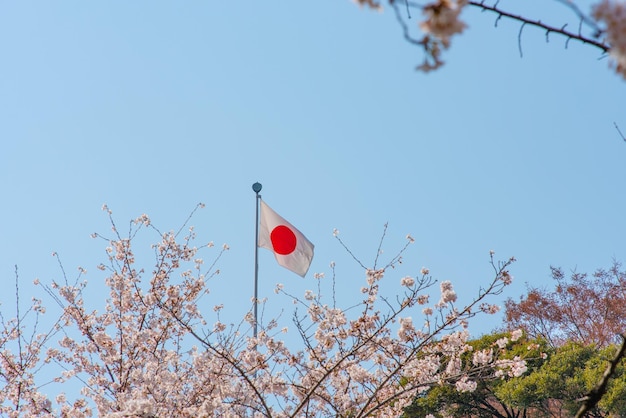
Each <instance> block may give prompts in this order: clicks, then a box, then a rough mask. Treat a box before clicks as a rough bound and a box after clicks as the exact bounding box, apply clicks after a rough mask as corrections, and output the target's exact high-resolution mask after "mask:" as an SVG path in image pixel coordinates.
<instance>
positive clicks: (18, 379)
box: [0, 205, 526, 417]
mask: <svg viewBox="0 0 626 418" xmlns="http://www.w3.org/2000/svg"><path fill="white" fill-rule="evenodd" d="M200 206H202V205H199V207H200ZM196 209H198V208H196ZM104 210H105V211H106V213H107V215H108V216H109V219H110V222H111V226H112V231H113V233H112V235H113V236H112V237H106V236H104V235H101V234H94V235H93V237H94V238H97V239H103V240H104V243H105V246H106V254H107V260H106V261H105V262H104V263H103V264H100V265H99V266H98V269H99V271H100V272H101V274H102V275H103V276H104V279H105V282H106V286H107V288H108V292H109V293H108V298H107V300H106V303H105V304H104V307H102V308H101V309H100V310H97V309H96V308H97V307H94V306H89V302H88V299H89V298H88V297H86V296H88V294H89V285H88V283H87V281H85V280H84V273H85V270H83V269H80V270H79V274H78V276H77V278H76V279H74V280H70V279H69V278H68V277H67V275H66V274H65V273H63V280H62V281H53V282H51V283H50V284H43V283H38V284H39V286H42V287H43V288H44V289H45V290H46V291H47V292H48V294H49V296H50V297H51V298H52V299H53V300H54V301H55V302H56V303H57V304H58V306H59V309H60V310H61V315H60V317H59V318H58V321H55V322H54V323H53V324H52V326H51V328H49V329H48V330H47V331H45V330H44V332H39V331H35V332H33V329H35V330H36V329H38V327H39V326H40V325H39V324H40V322H39V316H40V315H42V314H43V312H44V308H43V306H42V304H41V302H40V301H38V300H35V301H33V304H32V306H31V308H30V310H29V311H28V312H25V313H22V312H20V311H19V309H18V310H17V311H16V318H15V319H8V320H5V318H4V317H3V318H2V327H3V328H2V332H1V334H0V379H2V381H3V382H2V384H1V385H0V413H2V414H4V415H6V416H10V417H17V416H25V415H27V416H40V417H47V416H62V417H86V416H93V415H98V416H109V417H202V416H206V417H208V416H220V417H222V416H224V417H296V416H297V417H300V416H307V417H308V416H315V417H331V416H332V417H364V416H378V417H388V416H399V415H401V414H402V412H403V410H404V408H405V407H406V406H407V405H409V404H410V403H411V402H412V401H413V400H414V399H415V397H416V396H418V394H420V393H423V392H425V391H427V390H428V389H429V388H430V387H432V386H436V385H449V386H451V387H453V388H455V390H457V391H461V392H470V391H473V390H475V388H476V382H475V381H474V380H473V376H476V375H478V373H479V371H485V370H490V371H491V373H494V374H495V375H498V376H511V377H514V376H519V375H521V374H523V373H524V371H525V370H526V365H525V361H524V360H523V359H522V358H520V357H510V356H508V357H507V356H506V355H505V353H506V350H505V348H506V344H503V345H502V347H501V348H502V350H498V351H497V353H496V352H492V353H491V354H490V355H487V354H488V353H486V352H485V353H482V352H481V353H476V355H471V354H472V351H473V347H472V345H470V344H469V343H468V337H469V333H468V331H467V326H468V321H469V320H470V319H471V318H473V317H474V316H476V315H484V314H492V313H495V312H497V310H498V309H497V307H496V306H494V305H492V304H490V303H489V298H490V297H491V296H493V295H497V294H500V293H501V292H502V291H503V289H504V288H505V287H506V286H507V285H508V284H509V283H510V282H511V280H512V277H511V275H510V274H509V271H508V269H509V266H510V265H511V263H512V262H513V261H514V259H513V258H511V259H509V260H507V261H505V262H497V261H495V260H494V259H493V253H491V265H492V267H493V278H492V279H491V280H489V281H487V282H486V283H485V284H484V286H483V287H481V288H480V289H477V293H476V295H475V297H474V298H473V299H470V300H469V302H468V303H466V304H460V303H459V298H458V296H457V294H456V292H455V290H454V287H453V285H452V283H451V282H449V281H442V282H437V281H436V280H435V279H434V278H433V277H432V275H431V274H430V272H429V270H428V269H425V268H424V269H422V270H421V271H420V272H419V274H417V275H416V276H415V277H408V276H404V277H394V275H395V271H396V270H395V267H397V266H398V265H399V264H400V263H401V262H402V261H403V259H402V257H403V255H404V253H405V250H407V248H408V246H409V245H410V244H411V243H412V242H413V241H414V240H413V238H411V237H410V236H407V242H406V245H405V246H404V248H403V249H402V250H401V251H400V252H399V253H398V255H397V256H395V257H393V258H392V259H391V260H389V261H388V262H387V263H386V264H384V265H379V263H378V258H377V260H376V261H375V262H374V265H372V266H370V267H366V266H365V265H364V264H363V263H361V262H360V261H359V260H358V259H357V258H356V257H355V260H356V261H357V263H358V265H359V266H360V268H362V270H363V272H364V279H363V282H362V286H361V288H360V289H358V288H357V289H355V293H356V294H358V295H360V296H359V299H360V302H359V303H358V304H356V306H344V305H343V303H342V300H341V298H339V297H338V295H336V294H334V293H332V292H331V293H330V294H331V295H332V297H331V300H326V298H324V297H322V293H323V290H324V289H327V288H328V289H334V282H335V268H334V264H331V272H332V274H330V275H329V276H330V277H329V278H326V277H325V275H324V274H316V275H315V278H314V279H311V280H313V281H314V284H315V286H317V291H314V290H309V291H307V292H305V294H304V295H303V296H302V297H299V296H293V295H290V294H288V293H287V292H286V291H285V289H284V287H283V286H282V285H277V287H276V292H277V293H278V294H280V295H282V296H281V298H284V300H285V301H287V302H290V303H291V302H294V303H295V304H296V306H297V308H296V311H295V312H294V315H293V322H292V325H291V327H292V328H293V330H292V331H289V329H288V328H289V327H288V326H283V325H284V324H282V323H281V319H280V318H274V319H271V320H269V321H266V320H262V319H258V321H259V323H258V324H257V325H258V334H257V336H256V337H253V336H252V335H253V333H252V329H253V326H254V325H255V318H254V316H253V315H252V306H251V309H250V311H249V312H248V313H247V314H246V315H245V317H244V318H242V319H241V320H240V321H239V322H233V323H229V322H228V321H226V320H224V319H223V318H222V314H221V312H222V310H223V306H222V305H221V304H220V303H214V305H215V306H214V307H213V309H212V310H210V311H209V312H204V311H202V310H201V309H200V306H207V304H208V303H207V299H210V297H211V296H210V294H209V287H208V283H209V282H210V281H211V280H212V279H213V278H215V277H216V275H218V274H219V270H216V267H215V266H216V263H217V261H218V260H219V258H220V257H221V255H222V254H223V253H224V252H225V251H227V250H228V246H226V245H224V246H222V247H221V248H215V247H214V246H213V244H212V243H209V244H203V245H197V244H195V242H196V240H197V237H196V233H195V230H194V228H193V227H187V226H186V223H185V225H183V227H181V228H180V229H179V230H178V231H177V232H173V231H172V232H165V233H163V232H161V231H159V230H158V229H157V228H156V227H155V226H154V225H153V224H152V222H151V220H150V218H149V217H148V216H146V215H142V216H140V217H138V218H137V219H135V220H133V221H132V222H131V224H130V228H129V231H128V234H127V235H124V236H123V235H122V234H121V232H120V230H119V229H118V228H117V226H116V224H115V222H114V221H113V217H112V214H111V211H110V210H109V209H108V208H107V207H106V206H105V207H104ZM146 232H147V233H150V232H152V233H155V235H156V236H157V237H158V242H157V243H156V244H154V245H152V247H151V251H152V252H153V253H154V258H153V260H152V262H151V263H150V262H148V264H144V263H143V262H140V261H139V258H140V257H139V255H138V254H141V253H142V250H141V249H139V250H138V249H137V248H136V247H135V243H136V242H137V239H138V238H137V237H138V234H139V233H142V234H143V233H146ZM336 236H337V239H338V241H339V243H340V244H341V245H343V246H344V247H345V248H346V249H347V247H346V246H345V245H344V244H343V241H342V240H341V238H339V235H336ZM383 236H384V234H383ZM381 243H382V240H381ZM211 252H213V256H212V258H213V261H212V262H210V263H205V262H204V261H203V259H202V257H201V255H202V254H203V253H209V254H210V253H211ZM350 254H352V253H350ZM148 265H151V267H147V266H148ZM142 266H143V267H142ZM385 281H387V282H388V283H389V281H391V282H393V283H396V285H395V286H397V287H396V292H395V293H396V295H394V296H385V295H383V294H381V293H380V290H381V287H385V288H386V287H388V286H387V285H388V283H385V286H381V284H383V283H384V282H385ZM315 286H313V287H315ZM18 294H19V292H18ZM201 301H202V304H200V302H201ZM17 302H18V306H19V302H20V301H19V300H18V301H17ZM252 303H264V302H263V301H254V300H253V301H252ZM28 318H30V319H31V320H28ZM294 331H295V333H296V335H299V337H300V338H299V341H300V343H298V344H293V343H290V342H288V341H289V340H287V339H285V338H283V336H284V335H285V334H284V333H292V334H288V335H293V332H294ZM519 335H520V332H519V331H516V332H514V333H512V334H511V336H510V337H511V338H512V339H516V338H519ZM53 367H57V368H60V370H61V372H60V373H58V374H57V375H55V377H54V378H53V383H52V384H50V385H45V384H44V383H48V382H41V381H39V380H38V375H39V374H41V371H42V370H43V369H46V368H53ZM48 373H49V372H48ZM72 387H79V388H81V389H80V393H66V391H65V390H64V388H72ZM57 388H59V390H58V391H57V392H55V393H52V391H53V389H54V390H56V389H57Z"/></svg>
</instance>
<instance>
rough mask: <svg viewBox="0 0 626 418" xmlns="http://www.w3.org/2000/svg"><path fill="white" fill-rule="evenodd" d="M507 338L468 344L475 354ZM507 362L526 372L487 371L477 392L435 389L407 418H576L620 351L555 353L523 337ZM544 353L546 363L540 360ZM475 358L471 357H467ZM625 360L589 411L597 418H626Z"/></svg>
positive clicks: (570, 348) (587, 348)
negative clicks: (515, 361) (519, 361)
mask: <svg viewBox="0 0 626 418" xmlns="http://www.w3.org/2000/svg"><path fill="white" fill-rule="evenodd" d="M506 335H508V334H492V335H486V336H484V337H482V338H480V339H477V340H474V341H472V342H470V344H471V345H472V346H473V347H474V352H476V351H478V350H482V349H486V348H487V349H488V348H490V347H492V348H493V347H495V348H499V347H498V345H497V343H496V341H498V340H500V339H501V338H503V337H505V336H506ZM506 349H507V350H506V352H503V358H513V357H514V356H523V357H524V358H526V359H527V365H528V371H527V372H526V373H525V374H524V375H523V376H521V377H518V378H504V379H502V378H496V377H494V376H493V374H489V373H487V372H486V371H485V372H484V374H482V375H480V374H479V375H474V376H473V379H474V380H475V381H476V382H477V384H478V385H477V388H476V390H475V391H474V392H471V393H468V392H463V393H461V392H458V391H456V390H455V388H454V387H452V386H437V387H433V388H431V389H430V390H428V391H427V392H424V393H422V394H421V395H420V396H419V397H418V398H417V399H415V401H414V402H413V404H412V405H411V406H410V407H409V408H407V409H406V413H405V417H406V418H412V417H424V416H426V415H428V414H432V415H433V416H435V417H437V418H440V417H443V416H446V415H447V416H454V417H469V416H471V417H502V418H514V417H522V416H532V417H551V416H574V415H575V413H576V411H577V410H578V408H579V407H580V402H579V401H577V400H579V399H580V398H582V397H583V396H585V395H586V394H587V393H589V391H590V390H591V389H592V388H593V387H594V386H595V385H596V384H597V383H598V381H599V380H600V379H601V377H602V375H603V373H604V371H605V370H606V367H607V365H608V361H609V360H610V359H611V358H612V357H613V356H614V355H615V351H616V349H617V348H616V346H615V345H611V346H608V347H605V348H603V349H598V348H597V347H596V346H593V345H584V344H580V343H576V342H568V343H566V344H564V345H562V346H560V347H558V348H556V349H554V348H548V344H547V342H546V341H545V340H531V341H528V340H526V339H525V338H522V339H520V340H518V341H516V342H511V341H509V342H508V344H507V347H506ZM542 353H545V354H544V357H545V356H546V355H547V358H546V359H545V360H544V359H543V358H542ZM466 355H471V354H466ZM624 363H625V362H624V360H622V362H620V364H619V365H618V367H617V369H616V371H615V374H614V375H613V376H612V378H611V379H610V380H609V384H608V388H607V392H606V394H605V395H604V397H603V398H602V400H601V401H600V403H599V404H598V406H597V407H596V408H595V409H594V410H593V411H591V415H589V416H593V417H619V416H626V366H625V364H624Z"/></svg>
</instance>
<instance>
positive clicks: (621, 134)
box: [613, 122, 626, 142]
mask: <svg viewBox="0 0 626 418" xmlns="http://www.w3.org/2000/svg"><path fill="white" fill-rule="evenodd" d="M613 125H615V129H617V133H618V134H619V136H621V137H622V140H623V141H624V142H626V137H625V136H624V134H623V133H622V131H620V129H619V126H617V123H616V122H613Z"/></svg>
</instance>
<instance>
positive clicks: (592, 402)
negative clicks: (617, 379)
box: [575, 335, 626, 418]
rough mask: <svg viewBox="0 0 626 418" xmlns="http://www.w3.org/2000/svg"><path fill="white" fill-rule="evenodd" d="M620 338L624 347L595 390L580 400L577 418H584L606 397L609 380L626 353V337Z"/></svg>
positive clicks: (612, 361) (610, 364) (621, 347)
mask: <svg viewBox="0 0 626 418" xmlns="http://www.w3.org/2000/svg"><path fill="white" fill-rule="evenodd" d="M620 336H621V337H622V345H621V346H620V348H619V350H618V351H617V353H616V354H615V357H614V358H613V360H611V362H610V363H609V365H608V367H607V368H606V370H605V371H604V374H603V375H602V378H601V379H600V381H599V382H598V384H597V385H596V386H595V387H594V388H593V389H591V391H590V392H589V393H588V394H587V395H586V396H585V397H583V398H581V399H579V401H581V402H582V405H581V406H580V409H579V410H578V412H577V413H576V417H575V418H582V417H583V416H584V415H585V414H586V413H587V412H588V411H590V410H591V409H593V408H594V407H595V406H596V405H597V404H598V402H600V399H602V396H604V394H605V393H606V387H607V384H608V383H609V379H610V378H611V376H612V375H613V373H614V372H615V369H616V368H617V365H618V364H619V362H620V361H621V360H622V358H623V357H624V353H625V352H626V337H625V336H624V335H620Z"/></svg>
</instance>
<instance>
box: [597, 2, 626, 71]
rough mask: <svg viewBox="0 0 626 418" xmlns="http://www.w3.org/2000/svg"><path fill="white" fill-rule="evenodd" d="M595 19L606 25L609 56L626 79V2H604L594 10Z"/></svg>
mask: <svg viewBox="0 0 626 418" xmlns="http://www.w3.org/2000/svg"><path fill="white" fill-rule="evenodd" d="M593 17H594V18H595V19H597V20H598V21H601V22H604V23H605V24H606V37H607V40H608V41H609V44H610V45H611V48H610V50H609V54H610V55H611V57H612V58H613V59H614V60H615V64H616V71H617V72H618V73H620V74H621V75H622V77H624V78H626V2H624V1H615V0H602V1H601V2H600V3H598V4H597V5H596V6H595V7H594V8H593Z"/></svg>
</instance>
